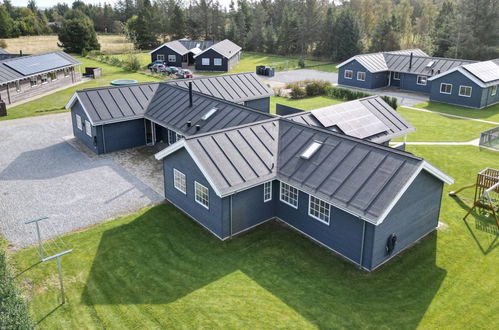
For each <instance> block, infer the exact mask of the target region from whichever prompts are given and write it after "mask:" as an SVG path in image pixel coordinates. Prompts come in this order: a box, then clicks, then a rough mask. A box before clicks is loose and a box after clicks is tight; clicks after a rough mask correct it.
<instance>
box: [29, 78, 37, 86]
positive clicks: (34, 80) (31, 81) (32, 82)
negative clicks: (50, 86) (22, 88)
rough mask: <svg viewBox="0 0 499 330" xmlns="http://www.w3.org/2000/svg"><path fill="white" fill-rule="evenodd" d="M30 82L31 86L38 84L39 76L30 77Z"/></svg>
mask: <svg viewBox="0 0 499 330" xmlns="http://www.w3.org/2000/svg"><path fill="white" fill-rule="evenodd" d="M29 84H30V86H31V87H35V86H36V85H37V84H38V78H37V77H31V78H30V79H29Z"/></svg>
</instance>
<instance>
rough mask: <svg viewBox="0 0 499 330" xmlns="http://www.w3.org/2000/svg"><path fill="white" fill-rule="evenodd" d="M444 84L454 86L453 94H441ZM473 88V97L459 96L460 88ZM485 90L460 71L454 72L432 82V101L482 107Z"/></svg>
mask: <svg viewBox="0 0 499 330" xmlns="http://www.w3.org/2000/svg"><path fill="white" fill-rule="evenodd" d="M442 83H445V84H452V91H451V94H442V93H440V85H441V84H442ZM461 85H464V86H470V87H472V91H471V97H465V96H459V86H461ZM482 96H483V90H482V88H481V87H480V86H478V85H477V84H475V83H474V82H473V81H471V80H470V79H469V78H468V77H466V76H465V75H463V74H462V73H461V72H459V71H454V72H452V73H449V74H447V75H445V76H442V77H440V78H437V79H435V80H432V86H431V93H430V100H431V101H436V102H442V103H449V104H456V105H461V106H465V107H472V108H480V107H482Z"/></svg>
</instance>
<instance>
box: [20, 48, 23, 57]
mask: <svg viewBox="0 0 499 330" xmlns="http://www.w3.org/2000/svg"><path fill="white" fill-rule="evenodd" d="M19 56H21V57H22V56H23V50H22V49H19Z"/></svg>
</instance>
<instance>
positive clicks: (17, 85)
mask: <svg viewBox="0 0 499 330" xmlns="http://www.w3.org/2000/svg"><path fill="white" fill-rule="evenodd" d="M16 92H18V93H21V82H20V81H19V80H17V81H16Z"/></svg>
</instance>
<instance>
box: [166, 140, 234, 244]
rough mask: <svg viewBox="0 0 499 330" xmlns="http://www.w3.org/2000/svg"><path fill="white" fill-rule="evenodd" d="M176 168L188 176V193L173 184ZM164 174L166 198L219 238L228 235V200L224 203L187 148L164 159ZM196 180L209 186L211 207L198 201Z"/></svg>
mask: <svg viewBox="0 0 499 330" xmlns="http://www.w3.org/2000/svg"><path fill="white" fill-rule="evenodd" d="M174 168H175V169H177V170H179V171H180V172H182V173H184V174H185V176H186V182H187V183H186V187H187V193H186V194H183V193H182V192H181V191H179V190H178V189H176V188H175V186H174V185H173V169H174ZM163 175H164V181H165V198H166V199H167V200H168V201H170V202H171V203H173V204H174V205H176V206H177V207H179V208H180V209H181V210H182V211H184V212H185V213H187V214H189V215H190V216H191V217H192V218H194V219H195V220H196V221H198V222H199V223H201V224H202V225H203V226H205V227H206V228H208V229H209V230H210V231H211V232H213V233H214V234H215V235H217V236H218V237H219V238H224V237H225V236H226V235H224V232H227V228H224V225H223V219H227V216H224V208H226V206H227V203H226V201H224V203H223V202H222V199H221V198H220V197H218V196H217V194H216V193H215V191H214V190H213V188H212V187H211V186H210V184H209V183H208V181H207V180H206V179H205V177H204V175H203V173H202V172H201V170H200V169H199V168H198V166H197V165H196V164H195V163H194V161H193V160H192V158H191V156H190V155H189V153H188V152H187V151H186V150H185V149H181V150H179V151H177V152H175V153H173V154H172V155H170V156H168V157H166V158H165V159H164V160H163ZM195 181H197V182H199V183H200V184H202V185H203V186H205V187H207V188H208V190H209V209H206V208H205V207H204V206H202V205H200V204H199V203H198V202H196V200H195V195H194V182H195Z"/></svg>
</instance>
